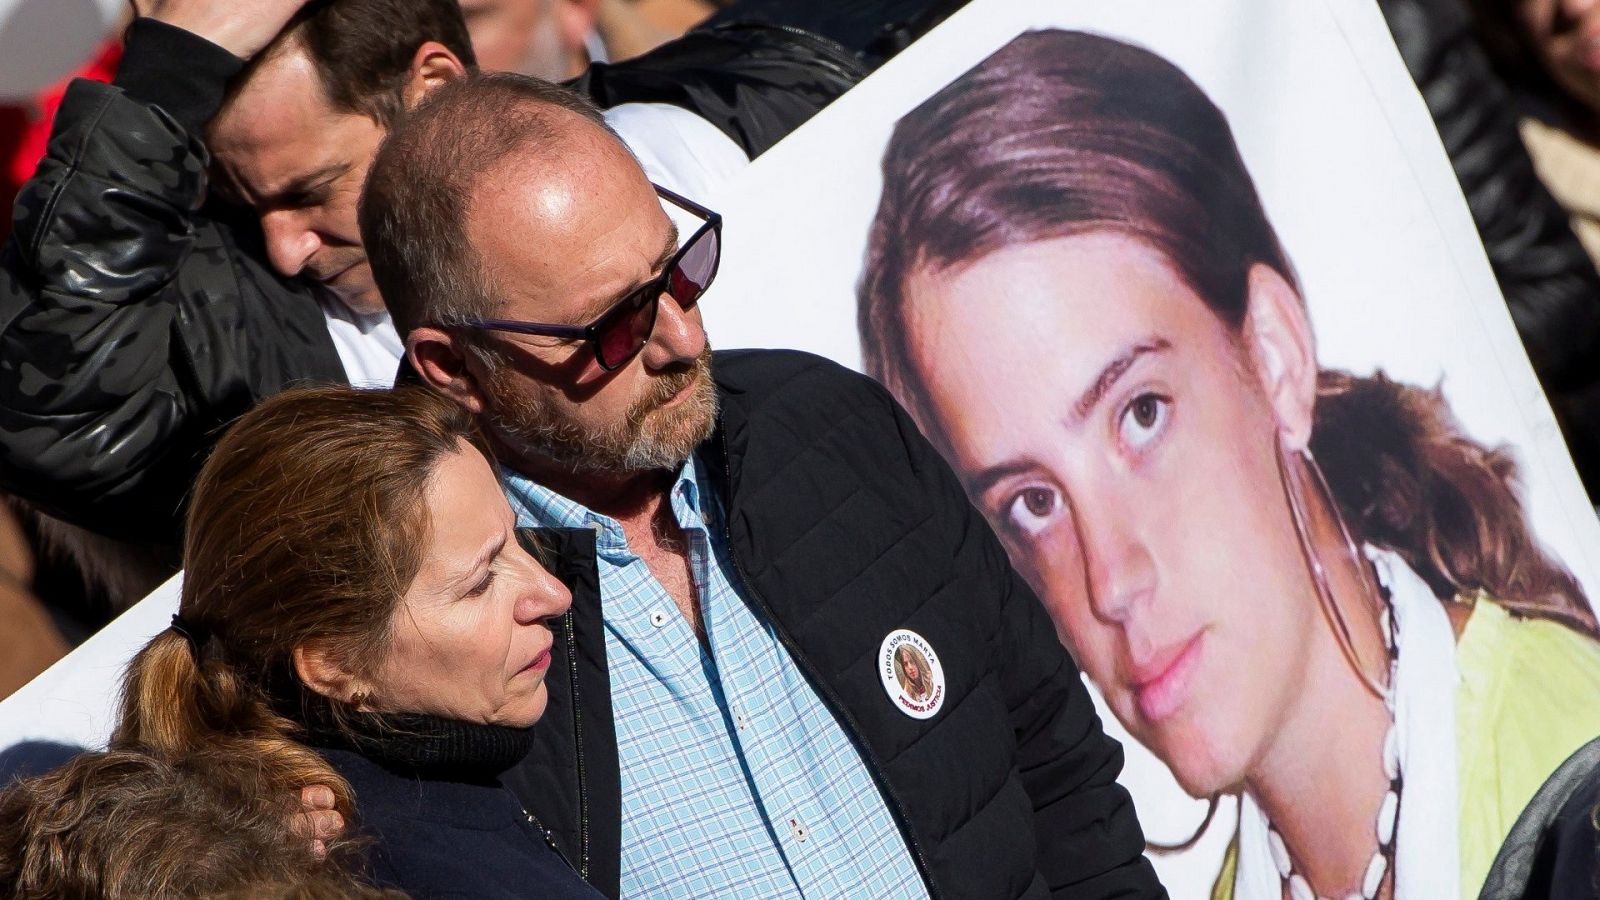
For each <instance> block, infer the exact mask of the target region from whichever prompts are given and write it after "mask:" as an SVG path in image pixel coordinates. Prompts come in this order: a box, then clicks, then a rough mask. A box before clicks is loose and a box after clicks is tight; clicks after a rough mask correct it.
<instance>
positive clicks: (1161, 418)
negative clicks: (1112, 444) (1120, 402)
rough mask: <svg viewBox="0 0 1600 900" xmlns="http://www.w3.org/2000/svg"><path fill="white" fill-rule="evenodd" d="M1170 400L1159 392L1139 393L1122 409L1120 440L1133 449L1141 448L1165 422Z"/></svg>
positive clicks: (1158, 431)
mask: <svg viewBox="0 0 1600 900" xmlns="http://www.w3.org/2000/svg"><path fill="white" fill-rule="evenodd" d="M1171 410H1172V401H1171V400H1169V399H1167V398H1166V397H1163V396H1161V395H1160V394H1150V393H1145V394H1140V395H1139V396H1137V397H1135V398H1133V402H1132V403H1129V404H1128V405H1127V406H1126V407H1124V408H1123V410H1122V421H1121V422H1120V423H1118V431H1119V432H1120V436H1121V438H1122V442H1123V443H1124V444H1126V445H1128V446H1129V447H1132V448H1134V449H1135V450H1138V449H1142V448H1143V447H1144V446H1145V445H1146V444H1148V443H1150V441H1151V440H1152V439H1153V438H1155V436H1156V435H1157V434H1159V433H1160V432H1161V429H1162V428H1164V427H1165V426H1166V424H1167V417H1168V416H1169V415H1170V414H1171Z"/></svg>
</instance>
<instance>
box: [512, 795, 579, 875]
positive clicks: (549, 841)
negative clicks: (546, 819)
mask: <svg viewBox="0 0 1600 900" xmlns="http://www.w3.org/2000/svg"><path fill="white" fill-rule="evenodd" d="M519 808H521V809H522V815H523V817H524V818H526V819H527V820H528V824H529V825H531V826H533V830H534V831H537V832H539V834H540V836H541V837H543V838H544V843H545V846H547V847H549V848H550V849H551V850H554V851H555V852H556V855H557V856H559V857H561V861H562V862H564V863H566V864H567V868H569V869H571V870H573V871H574V872H577V871H578V867H577V866H574V865H573V864H572V860H570V859H567V854H565V853H563V852H561V845H559V844H557V843H556V836H555V835H553V834H551V833H550V829H548V828H546V827H544V823H543V822H541V821H539V820H538V819H536V818H534V816H533V813H531V812H528V810H527V807H520V806H519ZM578 875H579V876H580V877H582V875H583V873H582V872H578Z"/></svg>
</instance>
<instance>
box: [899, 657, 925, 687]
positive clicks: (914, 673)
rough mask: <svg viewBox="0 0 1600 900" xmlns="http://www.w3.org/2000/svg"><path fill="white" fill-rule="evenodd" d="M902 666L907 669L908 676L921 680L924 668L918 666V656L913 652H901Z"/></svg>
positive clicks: (913, 679)
mask: <svg viewBox="0 0 1600 900" xmlns="http://www.w3.org/2000/svg"><path fill="white" fill-rule="evenodd" d="M900 668H902V669H904V670H905V673H906V677H907V678H909V679H911V680H912V681H918V680H921V678H922V670H921V669H918V668H917V658H916V657H914V656H912V655H911V654H909V653H902V654H900Z"/></svg>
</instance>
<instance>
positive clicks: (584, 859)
mask: <svg viewBox="0 0 1600 900" xmlns="http://www.w3.org/2000/svg"><path fill="white" fill-rule="evenodd" d="M563 618H565V619H566V620H567V622H566V624H567V627H566V632H567V675H568V677H570V678H571V679H572V734H573V741H574V743H575V744H576V745H577V760H578V764H577V769H578V874H579V875H581V876H583V880H584V881H588V880H589V777H588V773H587V772H586V771H585V766H584V764H583V712H582V710H583V704H581V703H579V702H578V638H577V634H576V630H577V629H576V625H575V624H574V622H573V617H572V610H570V609H569V610H567V611H566V613H565V614H564V615H563Z"/></svg>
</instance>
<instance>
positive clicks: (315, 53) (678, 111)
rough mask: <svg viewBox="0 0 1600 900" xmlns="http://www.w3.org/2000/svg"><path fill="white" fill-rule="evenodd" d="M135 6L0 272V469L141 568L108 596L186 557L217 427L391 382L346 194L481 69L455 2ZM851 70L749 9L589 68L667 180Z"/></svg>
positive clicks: (773, 137)
mask: <svg viewBox="0 0 1600 900" xmlns="http://www.w3.org/2000/svg"><path fill="white" fill-rule="evenodd" d="M138 11H139V17H138V18H137V19H136V20H135V21H134V23H133V25H132V27H131V28H130V30H129V32H128V39H127V48H126V51H125V55H124V58H123V61H122V64H121V68H120V70H119V72H118V74H117V78H116V81H115V83H113V84H110V85H106V84H97V83H92V82H88V81H83V80H79V81H76V82H74V83H73V84H72V85H71V87H69V88H68V90H67V94H66V96H65V98H64V99H63V102H62V106H61V110H60V113H59V115H58V117H57V120H56V124H55V129H54V132H53V136H52V140H51V144H50V148H51V149H50V152H49V153H48V154H47V156H46V158H45V160H44V161H43V162H42V163H41V165H40V167H39V170H38V172H37V173H36V175H35V177H34V178H33V180H32V181H30V182H29V183H28V185H27V186H26V187H25V188H24V190H23V193H22V196H21V198H20V199H19V201H18V205H17V212H18V216H17V223H18V232H17V234H15V235H14V236H13V238H12V240H11V241H9V242H8V243H7V244H6V246H5V249H4V257H3V264H4V267H5V270H6V273H7V275H8V277H6V278H4V279H0V323H3V327H0V488H3V489H4V490H7V491H11V492H13V493H14V494H15V495H16V496H18V497H19V498H21V499H22V500H24V501H26V502H27V503H29V504H31V505H32V506H34V507H35V508H36V509H37V510H38V511H39V512H40V513H41V515H43V516H47V517H49V518H52V519H56V520H60V521H61V522H63V523H65V524H66V525H67V526H70V527H71V528H73V529H76V531H77V532H78V533H81V534H87V535H90V536H91V537H90V538H89V539H88V540H86V541H84V542H82V543H81V544H78V545H77V546H82V547H84V548H86V550H85V554H84V555H85V556H90V557H93V558H95V559H101V558H108V557H112V558H117V561H116V562H115V563H113V564H110V565H107V566H105V568H107V569H110V570H114V571H117V572H130V571H139V572H142V573H144V577H143V578H140V579H137V583H136V584H132V585H127V586H124V587H123V588H122V590H121V591H120V592H119V593H120V594H121V596H120V597H119V598H118V599H119V601H120V602H121V603H129V602H132V600H134V599H137V598H138V597H139V596H141V595H142V594H143V593H144V592H145V591H147V590H148V589H149V588H151V587H153V586H154V585H155V584H157V583H159V582H160V580H162V579H163V578H165V577H166V576H167V575H170V574H171V572H172V571H174V570H175V568H176V563H177V549H176V548H177V545H178V539H179V530H180V528H179V525H180V523H181V520H182V507H183V502H184V498H185V496H186V495H187V493H188V489H189V486H190V484H191V482H192V480H193V477H194V473H195V471H196V470H197V468H198V466H199V465H200V463H201V462H202V460H203V459H204V456H205V454H206V452H207V451H208V449H209V447H210V446H211V444H212V443H213V441H214V440H215V436H216V434H217V433H218V432H219V430H220V429H221V428H222V427H223V426H225V425H226V424H227V423H228V422H230V421H232V420H233V418H235V417H236V416H238V415H239V414H241V413H242V412H244V411H245V410H247V409H249V408H250V407H251V406H253V405H254V404H255V403H258V402H260V401H261V400H263V399H265V398H266V397H269V396H271V395H273V394H275V393H277V392H278V391H280V390H282V389H283V388H284V387H286V386H288V385H291V384H296V383H301V382H308V381H309V382H348V383H352V384H356V385H363V386H371V385H386V384H389V383H391V382H392V380H393V378H394V374H395V372H396V370H397V368H398V366H399V360H400V355H401V347H400V342H399V338H398V335H396V334H395V332H394V329H393V326H392V325H391V323H390V321H389V318H388V314H387V312H386V311H385V309H384V307H383V303H382V298H381V297H380V296H379V295H378V292H377V290H376V288H375V286H374V285H373V283H372V279H371V275H370V272H369V270H368V267H367V264H366V260H365V254H364V252H363V250H362V247H361V242H360V237H359V233H358V230H357V227H356V223H355V210H354V201H355V197H356V195H357V193H358V191H359V189H360V186H361V181H362V177H363V175H364V173H365V171H366V167H367V165H368V163H369V162H370V158H371V154H372V152H373V151H374V150H375V148H376V146H377V142H378V141H379V140H380V139H381V138H382V136H383V135H384V133H385V132H386V131H387V129H388V128H390V127H392V125H393V124H394V123H395V122H396V121H397V120H399V119H402V118H403V115H404V111H405V109H406V108H407V107H408V106H410V105H412V104H414V103H416V102H417V101H418V100H420V99H421V98H422V97H423V96H424V95H426V93H427V92H428V91H430V90H432V89H433V88H434V87H436V86H437V85H438V84H440V83H442V82H444V81H448V80H450V79H452V78H457V77H460V76H461V75H463V74H465V73H466V72H467V71H469V70H471V69H472V68H473V65H474V53H473V48H472V46H471V44H470V40H469V35H468V32H467V29H466V25H465V23H464V21H463V19H462V17H461V12H460V10H459V8H458V6H457V5H456V3H455V2H454V0H328V2H319V3H313V4H310V5H307V6H302V3H301V0H140V4H139V6H138ZM864 71H865V70H864V69H863V68H861V67H860V65H859V64H858V63H857V62H856V61H855V60H854V59H853V57H849V56H848V55H847V54H843V53H842V52H840V53H831V52H830V51H828V50H827V49H826V48H817V47H813V46H812V44H811V43H810V42H809V41H808V40H807V39H806V38H805V37H804V36H798V35H794V34H791V33H790V32H788V31H784V30H781V29H762V30H759V31H756V32H740V33H739V34H737V35H731V36H709V37H703V38H697V40H696V41H695V42H694V44H693V46H690V47H688V48H678V49H674V48H673V47H672V46H668V47H663V48H661V49H660V50H658V51H657V52H656V53H654V54H650V55H649V56H647V57H646V58H642V59H639V60H636V61H632V62H630V63H625V64H619V65H614V66H609V67H606V70H605V72H604V73H603V75H598V74H597V75H596V76H595V77H593V78H588V79H587V83H588V84H589V85H590V87H591V88H592V90H593V91H594V92H595V94H596V95H597V96H600V95H603V102H604V103H605V104H606V105H608V106H611V107H614V108H615V109H616V110H618V112H617V113H616V114H615V116H616V119H617V126H618V128H619V130H620V131H622V133H624V134H626V135H628V136H629V139H630V140H631V141H632V142H633V145H634V146H635V148H636V149H638V151H639V152H640V155H641V156H642V157H644V158H645V159H646V161H647V164H649V165H651V166H652V170H653V174H654V175H655V176H656V177H657V178H658V179H660V180H663V181H665V182H667V183H674V184H678V185H679V186H680V187H683V188H684V189H686V190H701V189H709V186H710V185H712V184H715V183H718V182H719V181H720V180H721V179H723V178H725V177H727V175H728V174H729V173H731V172H733V171H736V170H737V169H738V168H739V167H742V166H743V165H745V164H746V162H747V160H748V159H749V157H750V156H753V155H754V154H756V153H759V152H761V151H762V150H764V149H765V148H766V147H768V146H770V145H771V144H772V143H774V142H776V141H777V140H778V139H779V138H781V137H782V136H783V135H784V134H787V133H788V131H790V130H792V129H793V128H794V127H796V126H797V125H798V124H799V123H800V122H803V121H805V119H806V118H807V117H809V116H810V115H811V114H812V113H814V112H816V110H817V109H820V108H821V107H822V106H823V105H825V104H826V103H827V102H828V101H830V100H831V99H832V98H833V97H835V96H838V95H839V94H841V93H843V91H844V90H846V89H848V87H850V86H851V85H853V84H855V83H856V81H857V80H859V78H860V77H861V76H862V75H863V74H864ZM636 101H650V102H636ZM107 185H114V186H115V187H116V189H115V190H109V189H107ZM123 552H125V553H126V557H115V554H118V553H123ZM127 557H132V559H131V560H130V559H129V558H127ZM86 567H87V566H86ZM119 605H120V604H119Z"/></svg>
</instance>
